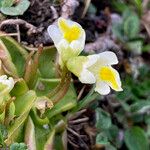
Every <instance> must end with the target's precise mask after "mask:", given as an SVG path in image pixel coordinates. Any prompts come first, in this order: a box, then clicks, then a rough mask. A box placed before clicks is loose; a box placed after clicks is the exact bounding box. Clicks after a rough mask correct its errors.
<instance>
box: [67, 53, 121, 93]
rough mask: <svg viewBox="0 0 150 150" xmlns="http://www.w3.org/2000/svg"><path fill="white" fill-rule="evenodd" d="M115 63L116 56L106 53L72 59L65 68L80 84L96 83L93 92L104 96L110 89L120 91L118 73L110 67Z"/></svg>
mask: <svg viewBox="0 0 150 150" xmlns="http://www.w3.org/2000/svg"><path fill="white" fill-rule="evenodd" d="M117 63H118V59H117V56H116V54H115V53H113V52H109V51H107V52H103V53H100V54H95V55H89V56H87V57H85V56H79V57H75V58H72V59H70V60H69V61H68V63H67V67H68V69H69V70H70V71H71V72H73V73H74V74H75V75H76V76H78V77H79V80H80V81H81V82H82V83H86V84H94V83H96V88H95V91H97V92H98V93H100V94H102V95H106V94H108V93H109V92H110V87H111V88H112V89H114V90H115V91H122V88H121V81H120V76H119V73H118V72H117V70H115V69H114V68H112V67H111V65H115V64H117Z"/></svg>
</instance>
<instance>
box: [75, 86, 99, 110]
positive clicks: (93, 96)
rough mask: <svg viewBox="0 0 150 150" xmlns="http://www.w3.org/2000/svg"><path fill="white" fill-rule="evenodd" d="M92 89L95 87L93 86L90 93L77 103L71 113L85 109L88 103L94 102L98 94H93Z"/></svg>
mask: <svg viewBox="0 0 150 150" xmlns="http://www.w3.org/2000/svg"><path fill="white" fill-rule="evenodd" d="M94 89H95V86H93V87H92V89H91V90H90V92H89V93H88V94H87V95H86V96H85V97H84V98H83V99H82V100H80V101H79V103H78V105H77V107H76V108H75V109H74V110H73V111H78V110H80V109H83V108H85V107H86V106H87V105H88V104H89V103H91V102H92V101H93V100H95V99H96V97H97V96H99V94H98V93H95V92H94Z"/></svg>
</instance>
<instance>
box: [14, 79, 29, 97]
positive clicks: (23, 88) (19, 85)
mask: <svg viewBox="0 0 150 150" xmlns="http://www.w3.org/2000/svg"><path fill="white" fill-rule="evenodd" d="M28 90H29V88H28V86H27V84H26V82H25V81H24V79H22V78H21V79H19V80H18V81H17V82H16V83H15V86H14V88H13V89H12V90H11V96H15V97H18V96H20V95H23V94H24V93H26V92H27V91H28Z"/></svg>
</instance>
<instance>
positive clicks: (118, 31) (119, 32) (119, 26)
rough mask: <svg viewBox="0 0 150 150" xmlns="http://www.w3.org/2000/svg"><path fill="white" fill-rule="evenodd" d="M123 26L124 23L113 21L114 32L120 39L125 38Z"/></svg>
mask: <svg viewBox="0 0 150 150" xmlns="http://www.w3.org/2000/svg"><path fill="white" fill-rule="evenodd" d="M122 26H123V25H122V23H113V25H112V32H113V34H114V35H115V36H116V38H118V39H119V40H120V41H124V40H125V38H124V31H123V28H122Z"/></svg>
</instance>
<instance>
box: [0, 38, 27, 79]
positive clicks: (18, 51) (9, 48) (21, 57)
mask: <svg viewBox="0 0 150 150" xmlns="http://www.w3.org/2000/svg"><path fill="white" fill-rule="evenodd" d="M0 39H1V41H2V42H3V44H4V45H5V47H6V48H5V52H6V54H7V55H8V57H9V59H10V61H12V62H13V64H14V65H15V68H16V69H17V74H18V75H19V76H20V77H22V76H23V73H24V70H25V61H26V59H27V57H28V52H27V51H26V50H25V49H24V48H22V47H21V46H20V45H19V44H18V43H17V42H16V41H15V40H14V39H13V38H11V37H4V36H2V37H0ZM8 53H9V54H8ZM8 63H10V62H8ZM13 70H14V71H13V72H15V69H13ZM13 72H12V73H13ZM15 74H16V72H15Z"/></svg>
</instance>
